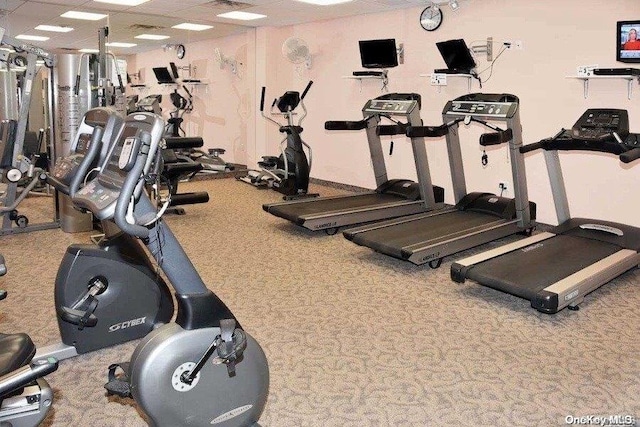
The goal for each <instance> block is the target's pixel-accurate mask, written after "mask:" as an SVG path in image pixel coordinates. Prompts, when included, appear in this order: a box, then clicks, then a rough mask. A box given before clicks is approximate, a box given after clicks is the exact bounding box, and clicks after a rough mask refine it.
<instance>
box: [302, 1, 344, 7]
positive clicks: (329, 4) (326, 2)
mask: <svg viewBox="0 0 640 427" xmlns="http://www.w3.org/2000/svg"><path fill="white" fill-rule="evenodd" d="M297 1H301V2H302V3H309V4H316V5H318V6H331V5H332V4H340V3H348V2H350V1H353V0H297Z"/></svg>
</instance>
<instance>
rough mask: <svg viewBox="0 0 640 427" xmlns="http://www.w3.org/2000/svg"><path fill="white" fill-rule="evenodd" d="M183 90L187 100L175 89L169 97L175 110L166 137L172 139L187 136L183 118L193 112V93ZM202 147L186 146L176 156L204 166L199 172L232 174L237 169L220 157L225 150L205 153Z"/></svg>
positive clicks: (166, 129) (183, 88)
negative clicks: (183, 126)
mask: <svg viewBox="0 0 640 427" xmlns="http://www.w3.org/2000/svg"><path fill="white" fill-rule="evenodd" d="M181 88H182V90H184V92H185V93H186V94H187V98H185V97H184V96H182V95H180V93H179V92H178V89H174V91H173V93H171V94H170V95H169V98H170V99H171V103H172V104H173V106H174V108H175V109H174V110H173V111H171V112H170V113H169V119H168V120H167V126H166V128H165V133H166V136H168V137H171V138H179V137H184V136H185V135H186V133H185V131H184V129H183V128H182V123H183V122H184V118H183V116H184V115H185V114H190V113H191V112H192V111H193V95H191V92H189V90H188V89H187V87H186V86H184V85H182V86H181ZM189 139H193V138H189ZM200 141H202V138H200ZM202 145H203V144H200V145H192V146H185V147H184V148H183V149H181V150H177V151H176V154H177V155H178V158H183V159H184V161H191V162H195V163H199V164H200V165H202V169H201V170H200V171H199V172H202V173H221V172H231V171H232V170H234V169H235V166H234V165H232V164H230V163H227V162H225V161H224V160H223V159H222V157H220V156H221V155H222V154H224V153H225V152H226V150H225V149H224V148H210V149H209V150H208V152H207V153H205V152H204V151H202V150H200V149H199V148H200V147H202ZM165 153H166V152H165ZM166 161H167V159H166V158H165V163H166Z"/></svg>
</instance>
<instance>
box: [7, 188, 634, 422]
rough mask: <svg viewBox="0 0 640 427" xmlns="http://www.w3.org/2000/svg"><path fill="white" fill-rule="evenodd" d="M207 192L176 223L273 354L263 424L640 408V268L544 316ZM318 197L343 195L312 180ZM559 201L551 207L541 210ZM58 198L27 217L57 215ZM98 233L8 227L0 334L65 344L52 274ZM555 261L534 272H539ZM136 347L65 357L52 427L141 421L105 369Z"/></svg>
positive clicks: (212, 281)
mask: <svg viewBox="0 0 640 427" xmlns="http://www.w3.org/2000/svg"><path fill="white" fill-rule="evenodd" d="M181 190H182V191H202V190H205V191H209V192H210V195H211V201H210V202H209V203H207V204H202V205H195V206H187V207H186V210H187V214H186V215H184V216H167V217H166V222H167V223H168V224H169V226H170V227H171V228H172V230H173V231H174V233H175V234H176V235H177V237H178V239H179V240H180V241H181V243H182V244H183V246H184V248H185V250H186V252H187V253H188V254H189V256H190V257H191V259H192V260H193V263H194V265H195V266H196V268H197V269H198V270H199V272H200V274H201V275H202V277H203V279H204V281H205V283H207V285H208V286H209V287H210V288H211V289H212V290H213V291H214V292H216V293H217V294H218V296H220V297H221V298H222V299H223V301H225V302H226V304H227V305H228V306H229V307H230V308H231V309H232V310H233V312H234V313H235V315H236V316H237V318H238V319H239V320H240V321H241V322H242V324H243V326H244V328H245V329H246V330H247V331H249V333H251V334H252V335H253V336H254V337H255V338H256V339H257V340H258V342H259V343H260V344H261V345H262V347H263V348H264V350H265V353H266V355H267V358H268V360H269V367H270V376H271V384H270V394H269V400H268V403H267V407H266V409H265V412H264V414H263V416H262V418H261V424H262V425H263V426H341V427H344V426H354V427H355V426H359V427H361V426H405V425H417V426H450V425H459V426H478V425H483V426H484V425H486V426H489V425H490V426H554V425H565V424H566V421H567V417H568V416H573V417H578V416H588V415H597V416H608V415H619V414H621V415H631V416H635V417H636V419H638V417H640V375H639V374H640V340H639V339H638V336H639V335H638V333H639V331H640V311H639V310H638V307H640V289H639V287H638V284H639V283H640V272H639V271H638V270H637V269H635V270H633V271H630V272H628V273H626V274H624V275H622V276H620V277H618V278H617V279H615V280H613V281H612V282H611V283H609V284H607V285H606V286H603V287H601V288H600V289H598V290H596V291H595V292H593V293H592V294H590V295H589V296H588V297H587V298H586V300H585V301H584V303H583V304H582V305H581V310H580V311H569V310H563V311H562V312H560V313H558V314H556V315H545V314H542V313H539V312H537V311H535V310H533V309H532V308H531V307H530V305H529V302H528V301H525V300H522V299H519V298H517V297H514V296H511V295H507V294H504V293H501V292H498V291H495V290H492V289H489V288H485V287H481V286H479V285H477V284H475V283H473V282H467V283H465V284H455V283H453V282H452V281H451V280H450V278H449V268H450V265H451V262H452V261H453V259H454V258H461V257H463V256H468V255H471V254H474V253H478V252H480V251H481V250H486V249H488V248H491V247H497V246H499V244H500V243H505V242H510V241H514V240H516V239H517V237H513V238H508V239H504V240H503V241H501V242H499V243H492V244H488V245H484V246H482V247H479V248H475V249H472V250H469V251H465V252H463V253H461V254H458V255H457V256H456V257H448V258H446V259H445V260H444V262H443V263H442V266H441V267H440V268H438V269H435V270H431V269H429V268H428V267H427V266H421V267H418V266H414V265H412V264H409V263H406V262H402V261H399V260H396V259H392V258H388V257H386V256H384V255H381V254H377V253H374V252H372V251H370V250H368V249H366V248H362V247H359V246H357V245H354V244H353V243H351V242H348V241H347V240H346V239H344V238H343V237H342V236H341V235H340V234H338V235H336V236H328V235H326V234H324V233H312V232H309V231H307V230H304V229H301V228H299V227H296V226H294V225H292V224H290V223H287V222H286V221H284V220H281V219H279V218H276V217H273V216H271V215H269V214H267V213H265V212H263V210H262V208H261V205H262V203H266V202H275V201H278V200H280V196H279V195H278V194H277V193H275V192H272V191H270V190H264V191H262V190H257V189H255V188H252V187H251V186H248V185H246V184H243V183H241V182H237V181H235V180H233V179H220V180H211V181H199V182H193V183H187V184H181ZM313 190H314V191H317V192H320V193H321V194H323V195H331V194H339V193H341V192H343V191H341V190H336V189H332V188H328V187H321V186H317V185H316V186H314V188H313ZM542 208H549V209H551V208H552V207H542ZM49 209H50V200H48V199H46V198H37V199H29V200H28V203H26V204H25V209H24V211H23V212H24V213H25V214H27V215H28V216H29V217H30V218H31V217H33V218H37V217H38V216H39V215H40V216H46V215H48V213H47V212H48V210H49ZM88 237H89V233H80V234H73V235H72V234H65V233H63V232H62V231H61V230H48V231H39V232H34V233H28V234H20V235H12V236H3V237H0V252H1V253H2V254H4V256H5V258H6V260H7V265H8V268H9V272H8V274H7V275H6V276H4V277H3V278H1V279H0V288H4V289H6V290H8V291H9V297H8V298H7V299H6V300H5V301H2V302H1V303H0V330H2V331H3V332H17V331H24V332H27V333H28V334H30V335H31V337H32V338H33V340H34V342H35V343H36V344H37V345H38V346H43V345H46V344H51V343H54V342H56V341H58V340H59V338H58V330H57V323H56V320H55V309H54V305H53V283H54V279H55V276H56V270H57V266H58V264H59V262H60V259H61V257H62V254H63V253H64V250H65V248H66V247H67V246H68V245H69V244H71V243H74V242H83V243H84V242H87V241H88ZM544 268H545V266H544V265H541V266H540V269H541V271H543V270H544ZM135 344H136V343H135V342H133V343H127V344H124V345H120V346H117V347H114V348H109V349H105V350H102V351H98V352H94V353H92V354H86V355H81V356H79V357H77V358H74V359H70V360H65V361H62V362H61V364H60V368H59V369H58V371H57V372H55V373H53V374H51V375H49V376H48V377H47V379H48V381H49V383H50V384H51V385H52V387H53V388H54V390H55V401H54V406H53V409H52V410H51V411H50V413H49V416H48V417H47V419H46V420H45V423H44V425H45V426H96V427H102V426H105V427H106V426H128V427H138V426H144V425H146V424H145V422H144V420H143V418H142V417H141V415H140V414H139V412H138V411H137V409H136V406H135V404H134V403H132V402H128V401H124V400H120V399H115V398H108V397H107V396H106V394H105V391H104V389H103V384H104V383H105V380H106V369H107V366H108V365H109V364H111V363H113V362H119V361H126V360H128V358H129V356H130V354H131V352H132V351H133V349H134V347H135Z"/></svg>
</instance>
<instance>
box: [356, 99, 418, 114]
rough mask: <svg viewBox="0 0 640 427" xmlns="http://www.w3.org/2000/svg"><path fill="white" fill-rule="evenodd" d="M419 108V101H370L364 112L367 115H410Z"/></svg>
mask: <svg viewBox="0 0 640 427" xmlns="http://www.w3.org/2000/svg"><path fill="white" fill-rule="evenodd" d="M417 106H418V102H417V101H405V100H397V99H385V100H382V99H370V100H369V101H368V102H367V105H365V106H364V109H363V111H364V112H365V113H366V114H399V115H409V114H410V113H411V111H412V110H413V109H414V108H416V107H417Z"/></svg>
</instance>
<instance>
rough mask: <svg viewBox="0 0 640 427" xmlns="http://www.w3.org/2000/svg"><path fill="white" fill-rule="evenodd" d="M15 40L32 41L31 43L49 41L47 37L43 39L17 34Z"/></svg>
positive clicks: (41, 37)
mask: <svg viewBox="0 0 640 427" xmlns="http://www.w3.org/2000/svg"><path fill="white" fill-rule="evenodd" d="M16 38H17V39H20V40H33V41H37V42H44V41H47V40H49V37H45V36H32V35H29V34H19V35H17V36H16Z"/></svg>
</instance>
